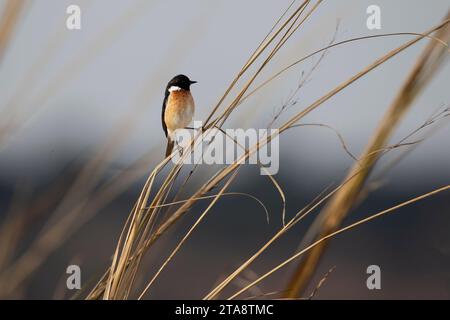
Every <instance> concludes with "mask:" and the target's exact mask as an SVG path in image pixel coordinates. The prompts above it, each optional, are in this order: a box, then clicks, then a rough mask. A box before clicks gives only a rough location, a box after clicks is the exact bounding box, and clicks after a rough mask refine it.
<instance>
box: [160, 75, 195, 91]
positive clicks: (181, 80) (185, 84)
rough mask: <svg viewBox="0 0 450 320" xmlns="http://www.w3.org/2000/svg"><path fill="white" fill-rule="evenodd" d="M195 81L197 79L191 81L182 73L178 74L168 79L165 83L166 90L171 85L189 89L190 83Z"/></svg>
mask: <svg viewBox="0 0 450 320" xmlns="http://www.w3.org/2000/svg"><path fill="white" fill-rule="evenodd" d="M194 83H197V81H191V80H189V78H188V77H186V76H185V75H184V74H179V75H177V76H175V77H173V78H172V80H170V81H169V83H168V84H167V90H169V89H170V87H172V86H176V87H179V88H181V89H184V90H189V89H190V87H191V84H194Z"/></svg>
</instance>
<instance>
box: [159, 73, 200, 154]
mask: <svg viewBox="0 0 450 320" xmlns="http://www.w3.org/2000/svg"><path fill="white" fill-rule="evenodd" d="M194 83H197V81H192V80H189V78H188V77H186V76H185V75H183V74H180V75H177V76H175V77H174V78H173V79H172V80H170V81H169V83H168V84H167V87H166V93H165V96H164V102H163V106H162V117H161V118H162V126H163V129H164V133H165V134H166V137H167V149H166V157H168V156H169V155H170V154H171V153H172V150H173V146H174V142H175V140H176V137H175V130H177V129H183V128H186V126H188V125H189V123H191V121H192V117H193V116H194V110H195V104H194V98H193V97H192V94H191V85H192V84H194Z"/></svg>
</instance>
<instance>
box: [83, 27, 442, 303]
mask: <svg viewBox="0 0 450 320" xmlns="http://www.w3.org/2000/svg"><path fill="white" fill-rule="evenodd" d="M438 28H439V27H438ZM432 31H434V30H432ZM432 31H430V33H431V32H432ZM425 36H426V35H425ZM423 37H424V36H421V37H418V38H417V39H415V40H412V41H410V42H408V43H406V44H405V45H403V46H401V47H399V48H398V49H396V50H393V51H392V52H391V53H389V54H387V55H386V56H385V57H383V58H381V59H379V60H377V61H376V62H375V63H374V64H372V65H371V66H369V67H368V68H366V69H365V70H363V71H362V72H360V73H359V74H357V75H356V76H355V77H353V78H351V79H350V80H349V81H347V82H345V83H344V84H342V85H340V86H339V87H337V88H336V89H335V90H333V91H332V92H330V93H329V94H327V95H325V96H324V97H322V98H321V99H319V100H317V101H316V103H314V104H313V105H311V106H310V107H308V108H307V109H305V110H304V111H302V112H300V113H299V114H297V115H296V116H295V117H293V118H292V119H291V120H290V121H288V122H287V123H286V124H285V125H284V126H283V127H282V128H281V132H282V131H284V130H287V129H288V128H290V127H291V126H292V125H294V124H295V123H296V122H297V121H298V120H299V119H301V118H302V117H303V116H305V115H306V114H308V113H309V112H311V111H312V110H314V109H315V108H317V107H318V106H319V105H321V104H322V103H323V102H325V101H327V100H328V99H329V98H331V97H332V96H334V95H335V94H336V93H338V92H340V91H341V90H343V89H344V88H346V87H347V86H349V85H350V84H351V83H353V82H354V81H356V80H358V79H359V78H360V77H362V76H364V75H365V74H367V73H368V72H370V71H371V70H373V69H375V68H376V67H378V66H379V65H381V64H382V63H384V62H385V61H387V60H388V59H390V58H392V57H393V56H395V55H396V54H398V53H399V52H401V51H403V50H404V49H406V48H408V47H409V46H411V45H413V44H415V43H416V42H417V41H419V40H420V39H422V38H423ZM238 77H239V76H238ZM253 80H254V79H253ZM233 85H234V82H233V83H232V86H233ZM247 88H248V85H247V86H246V87H245V88H244V89H243V90H242V91H241V94H240V96H241V97H242V93H245V91H246V89H247ZM227 92H228V91H227ZM226 94H227V93H226ZM235 101H237V102H239V99H237V100H235ZM232 105H233V103H232ZM227 110H229V109H226V110H225V112H224V113H223V114H222V115H225V118H226V113H227ZM215 121H217V119H216V120H215ZM215 121H213V122H215ZM272 138H273V136H270V137H268V138H267V139H265V141H263V142H262V143H261V142H260V143H259V144H258V146H255V147H253V148H252V149H251V150H248V151H247V152H246V154H245V155H244V156H243V157H242V158H241V159H239V160H238V161H237V162H236V163H233V164H232V165H230V166H228V167H226V168H224V169H222V170H220V171H218V172H217V173H216V174H215V175H214V176H213V177H212V178H211V179H210V180H209V181H208V182H206V183H205V184H204V185H203V186H202V187H201V188H200V189H199V190H197V192H196V193H195V194H194V195H193V196H192V197H191V199H188V200H187V201H186V202H185V203H184V204H183V205H182V206H181V207H180V208H178V209H177V210H176V211H175V212H174V213H173V214H172V215H171V216H170V217H169V218H168V219H167V220H165V221H164V222H163V223H162V224H161V225H159V226H158V227H157V229H156V230H155V231H154V232H152V233H151V235H144V236H148V238H146V240H145V241H144V246H142V247H140V248H138V251H137V253H138V257H140V255H141V254H142V252H143V250H144V249H146V248H148V247H149V246H150V245H152V244H153V243H154V242H155V241H156V240H157V239H158V238H159V236H161V235H162V234H163V233H164V232H165V231H167V230H168V228H169V227H171V226H172V225H173V224H174V223H175V222H176V221H177V220H178V219H179V218H180V217H181V216H183V215H184V213H185V212H186V211H187V210H189V209H190V208H191V207H192V205H193V204H195V203H196V201H197V199H198V198H200V197H202V196H203V195H205V194H206V193H207V192H209V191H210V190H211V189H212V188H214V187H216V186H217V185H218V184H219V183H220V182H221V181H222V180H223V179H225V178H226V177H227V176H229V175H230V174H231V173H232V172H234V171H235V170H236V169H237V168H238V167H239V165H240V164H241V163H242V162H243V161H244V160H245V159H246V158H248V156H249V155H250V154H252V153H254V152H255V151H256V150H257V148H259V147H261V146H263V145H264V144H265V143H267V142H269V141H270V140H271V139H272ZM160 170H161V168H159V169H158V168H157V171H158V172H159V171H160ZM179 170H180V169H179V167H178V166H175V167H174V168H173V169H172V171H171V173H170V174H169V176H168V177H167V178H166V180H165V182H164V183H163V186H162V188H161V189H160V190H159V191H158V194H157V195H156V196H155V197H154V199H153V202H152V204H151V205H150V207H151V206H154V205H157V204H160V203H161V200H162V199H163V198H164V195H165V194H166V193H165V192H166V191H167V187H168V185H170V184H171V181H173V179H175V178H176V177H177V175H178V172H179ZM147 208H148V206H147ZM135 214H136V212H135V213H133V215H135ZM150 215H151V213H150ZM132 228H135V227H132ZM132 228H130V229H129V231H130V230H134V235H132V236H133V239H132V240H133V241H129V240H130V238H128V239H127V240H126V248H127V252H126V253H125V255H122V254H121V257H120V260H121V261H120V268H119V269H117V270H115V271H114V272H113V271H112V270H110V275H109V277H108V278H109V280H108V286H109V287H111V284H112V283H113V282H115V285H114V287H113V290H114V292H113V293H112V294H111V291H110V289H107V290H108V292H107V293H105V294H104V297H106V298H108V297H115V298H117V297H118V296H120V294H122V293H121V292H120V290H119V289H120V288H119V287H120V286H119V285H120V282H121V280H120V278H123V274H122V273H124V272H125V270H126V267H127V266H128V265H129V264H130V260H129V259H130V258H132V257H133V256H131V251H132V250H131V247H132V246H133V242H134V240H136V239H139V237H141V239H142V238H144V237H142V236H143V235H137V234H136V229H132ZM118 254H119V253H118V251H116V256H117V255H118ZM113 267H114V265H113ZM104 280H105V277H103V278H102V280H101V281H100V282H99V284H98V285H97V286H96V288H94V290H93V291H92V293H94V294H91V295H90V296H89V297H88V298H94V299H95V298H98V297H99V294H101V293H102V292H104Z"/></svg>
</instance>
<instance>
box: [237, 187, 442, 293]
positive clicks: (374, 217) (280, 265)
mask: <svg viewBox="0 0 450 320" xmlns="http://www.w3.org/2000/svg"><path fill="white" fill-rule="evenodd" d="M449 189H450V185H447V186H444V187H441V188H439V189H436V190H433V191H431V192H428V193H426V194H423V195H421V196H418V197H415V198H413V199H410V200H408V201H405V202H402V203H400V204H398V205H396V206H394V207H391V208H389V209H386V210H383V211H381V212H378V213H376V214H373V215H371V216H369V217H367V218H365V219H361V220H359V221H357V222H355V223H352V224H350V225H348V226H346V227H344V228H341V229H338V230H336V231H334V232H332V233H330V234H328V235H327V236H325V237H323V238H320V239H318V240H317V241H315V242H314V243H312V244H311V245H309V246H307V247H306V248H304V249H303V250H301V251H299V252H298V253H296V254H294V255H293V256H291V257H290V258H289V259H287V260H285V261H284V262H282V263H281V264H279V265H278V266H276V267H275V268H273V269H271V270H270V271H269V272H267V273H265V274H264V275H262V276H261V277H259V278H258V279H256V280H255V281H253V282H252V283H250V284H249V285H247V286H246V287H245V288H242V289H241V290H239V291H238V292H236V293H235V294H233V295H232V296H230V297H229V298H228V300H231V299H235V298H237V297H238V296H240V295H241V294H242V293H244V292H245V291H247V290H248V289H249V288H251V287H252V286H254V285H256V284H258V283H260V282H261V281H263V280H264V279H266V278H267V277H269V276H270V275H272V274H273V273H274V272H276V271H278V270H280V269H281V268H283V267H284V266H286V265H287V264H289V263H291V262H292V261H294V260H295V259H298V258H299V257H300V256H302V255H303V254H305V253H307V252H309V251H310V250H313V249H314V248H316V247H317V246H320V244H322V243H323V242H326V241H327V240H328V239H330V238H333V237H335V236H337V235H339V234H341V233H343V232H346V231H348V230H351V229H353V228H356V227H358V226H360V225H362V224H364V223H367V222H369V221H372V220H375V219H377V218H380V217H382V216H384V215H386V214H389V213H392V212H394V211H395V210H397V209H400V208H402V207H405V206H408V205H410V204H412V203H415V202H417V201H420V200H423V199H425V198H428V197H431V196H433V195H435V194H438V193H441V192H444V191H446V190H449Z"/></svg>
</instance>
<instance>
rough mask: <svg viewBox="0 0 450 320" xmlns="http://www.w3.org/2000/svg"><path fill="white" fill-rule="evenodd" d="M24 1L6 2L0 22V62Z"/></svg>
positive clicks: (8, 0) (10, 0) (11, 0)
mask: <svg viewBox="0 0 450 320" xmlns="http://www.w3.org/2000/svg"><path fill="white" fill-rule="evenodd" d="M24 6H25V0H7V1H6V4H5V7H4V9H3V14H2V17H1V20H0V61H1V60H3V56H4V55H5V51H6V48H7V47H8V43H9V41H10V40H11V37H12V35H13V33H14V29H15V27H16V25H17V22H18V20H19V17H20V14H21V11H22V9H23V8H24Z"/></svg>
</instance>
